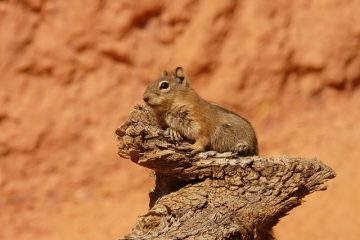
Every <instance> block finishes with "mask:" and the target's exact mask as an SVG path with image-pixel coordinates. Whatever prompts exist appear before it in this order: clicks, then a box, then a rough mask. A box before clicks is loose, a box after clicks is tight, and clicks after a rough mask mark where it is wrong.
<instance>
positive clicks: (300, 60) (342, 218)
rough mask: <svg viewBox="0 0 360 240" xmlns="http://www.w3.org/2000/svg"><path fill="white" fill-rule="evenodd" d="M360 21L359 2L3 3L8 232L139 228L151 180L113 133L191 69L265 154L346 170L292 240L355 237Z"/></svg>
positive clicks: (2, 212) (311, 204)
mask: <svg viewBox="0 0 360 240" xmlns="http://www.w3.org/2000/svg"><path fill="white" fill-rule="evenodd" d="M359 12H360V2H359V0H343V1H338V0H321V1H319V0H316V1H315V0H311V1H309V0H300V1H296V2H295V1H286V0H276V1H252V0H251V1H250V0H242V1H232V0H224V1H211V2H210V3H209V1H206V0H199V1H194V0H185V1H165V0H156V1H145V0H141V1H133V0H122V1H108V0H98V1H85V0H78V1H66V0H65V1H64V0H51V1H50V0H48V1H46V0H19V1H12V0H5V1H0V132H1V134H0V239H3V240H10V239H17V240H25V239H26V240H32V239H36V240H42V239H44V240H45V239H46V240H49V239H50V240H53V239H54V240H57V239H71V240H77V239H96V240H102V239H117V238H119V237H120V236H122V235H124V234H126V233H128V232H129V231H130V229H131V227H132V226H133V225H134V223H135V221H136V218H137V216H139V215H141V214H143V213H145V212H146V210H147V205H148V196H147V194H148V191H149V189H150V188H151V187H152V179H151V178H150V176H149V172H148V171H147V170H146V169H143V168H141V167H139V166H137V165H135V164H133V163H131V162H130V161H129V160H126V159H121V158H120V157H118V156H117V147H116V137H115V134H114V131H115V129H116V128H117V127H118V126H120V125H121V124H122V123H123V122H124V121H125V120H126V118H127V115H128V113H129V111H131V109H132V107H133V106H134V105H135V104H137V103H140V102H141V99H142V93H143V91H144V88H145V86H146V85H147V84H148V82H149V81H151V80H153V79H156V78H157V77H158V76H159V75H160V74H161V73H162V71H163V70H164V69H171V68H173V67H175V66H178V65H180V66H183V67H184V68H185V70H186V71H187V73H188V75H189V76H190V79H191V82H192V85H193V87H194V88H195V89H196V90H197V91H198V92H199V94H200V95H201V96H203V97H204V98H206V99H208V100H210V101H213V102H217V103H219V104H221V105H223V106H226V107H228V108H230V109H232V110H234V111H236V112H238V113H239V114H241V115H243V116H245V117H246V118H247V119H249V120H250V121H251V122H252V124H253V125H254V127H255V129H256V131H257V135H258V139H259V142H260V145H259V146H260V153H261V155H263V156H280V155H289V156H302V157H307V158H318V159H320V160H322V161H323V162H324V163H326V164H328V165H329V166H331V167H333V168H334V170H335V171H336V173H337V177H336V178H335V179H334V180H332V181H330V182H329V183H328V186H329V188H328V190H327V191H325V192H316V193H314V194H312V195H310V196H308V197H306V198H305V202H304V203H303V205H302V206H300V207H298V208H296V209H294V210H293V211H291V212H290V215H288V216H286V217H284V218H283V219H282V220H281V221H280V223H279V224H278V225H277V226H276V228H275V233H276V236H277V238H278V239H279V240H281V239H287V240H295V239H297V240H299V239H327V240H332V239H334V240H335V239H336V240H340V239H348V240H355V239H358V236H360V228H359V227H358V226H360V218H359V217H358V216H359V215H360V205H359V203H360V192H359V191H358V189H357V185H358V183H359V182H360V174H359V172H358V167H360V162H359V159H360V149H359V142H360V124H359V122H360V88H359V86H360V18H359V17H358V16H359Z"/></svg>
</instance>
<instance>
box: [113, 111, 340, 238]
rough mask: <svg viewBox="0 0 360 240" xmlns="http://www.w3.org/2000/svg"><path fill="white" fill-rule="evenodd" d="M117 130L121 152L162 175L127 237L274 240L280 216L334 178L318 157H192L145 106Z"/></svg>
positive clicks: (205, 153) (134, 112)
mask: <svg viewBox="0 0 360 240" xmlns="http://www.w3.org/2000/svg"><path fill="white" fill-rule="evenodd" d="M116 134H117V135H118V140H119V155H120V156H122V157H124V158H128V159H130V160H131V161H133V162H135V163H136V164H139V165H141V166H144V167H146V168H150V169H152V170H154V171H155V176H156V179H155V188H154V190H153V191H152V192H151V193H150V204H149V205H150V209H149V211H148V213H146V214H145V215H143V216H141V217H140V218H139V220H138V222H137V223H136V226H135V227H134V228H133V230H132V232H131V233H130V234H129V235H127V236H126V237H124V238H122V239H144V240H145V239H209V240H211V239H214V240H215V239H219V240H220V239H244V240H245V239H261V240H266V239H273V237H272V234H271V228H272V227H273V226H274V225H275V224H276V223H277V222H278V221H279V219H280V218H281V217H283V216H284V215H285V214H287V213H288V212H289V211H290V210H291V209H292V208H294V207H296V206H298V205H300V204H301V199H302V198H303V197H304V196H306V195H307V194H309V193H312V192H314V191H319V190H325V189H326V186H325V185H324V182H325V181H327V180H329V179H331V178H334V177H335V173H334V171H333V170H332V169H331V168H330V167H328V166H326V165H324V164H323V163H321V162H320V161H318V160H307V159H303V158H298V157H259V156H252V157H240V156H237V155H235V154H233V153H217V152H215V151H207V152H203V153H200V154H197V155H196V156H189V155H188V154H187V153H186V152H182V151H179V150H177V149H176V146H175V145H174V143H172V142H171V140H170V138H169V136H166V132H165V131H164V130H161V129H160V128H159V126H158V124H157V122H156V119H155V118H154V116H153V114H152V110H151V109H150V108H148V107H147V106H144V105H137V106H136V107H135V108H134V110H133V111H132V112H131V113H130V116H129V120H128V121H127V122H126V123H125V124H123V125H122V126H121V127H120V128H118V129H117V130H116ZM181 144H188V143H186V142H184V143H181ZM309 217H311V216H309Z"/></svg>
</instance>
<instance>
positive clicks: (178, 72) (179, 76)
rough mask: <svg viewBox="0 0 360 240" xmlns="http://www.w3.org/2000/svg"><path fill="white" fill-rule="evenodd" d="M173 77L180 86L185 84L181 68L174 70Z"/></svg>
mask: <svg viewBox="0 0 360 240" xmlns="http://www.w3.org/2000/svg"><path fill="white" fill-rule="evenodd" d="M175 77H176V79H177V80H178V82H179V83H181V84H187V79H186V76H185V72H184V69H183V68H182V67H177V68H175Z"/></svg>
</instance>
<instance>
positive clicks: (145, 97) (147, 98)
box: [143, 95, 150, 103]
mask: <svg viewBox="0 0 360 240" xmlns="http://www.w3.org/2000/svg"><path fill="white" fill-rule="evenodd" d="M143 99H144V102H146V103H147V102H148V101H149V99H150V97H149V96H148V95H144V98H143Z"/></svg>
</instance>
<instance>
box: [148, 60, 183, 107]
mask: <svg viewBox="0 0 360 240" xmlns="http://www.w3.org/2000/svg"><path fill="white" fill-rule="evenodd" d="M189 88H190V85H189V81H188V79H187V77H186V76H185V72H184V69H183V68H182V67H177V68H175V70H174V71H173V72H171V73H168V72H166V71H165V72H164V73H163V75H162V76H161V77H160V79H158V80H156V81H154V82H152V83H150V84H149V86H148V87H147V89H146V90H145V92H144V101H145V102H146V103H147V104H148V105H149V106H150V107H152V108H153V109H155V110H158V111H161V112H162V111H167V110H168V109H169V108H170V107H171V106H172V104H173V102H174V100H175V98H176V97H177V96H179V95H181V93H184V92H186V91H187V90H188V89H189Z"/></svg>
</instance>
